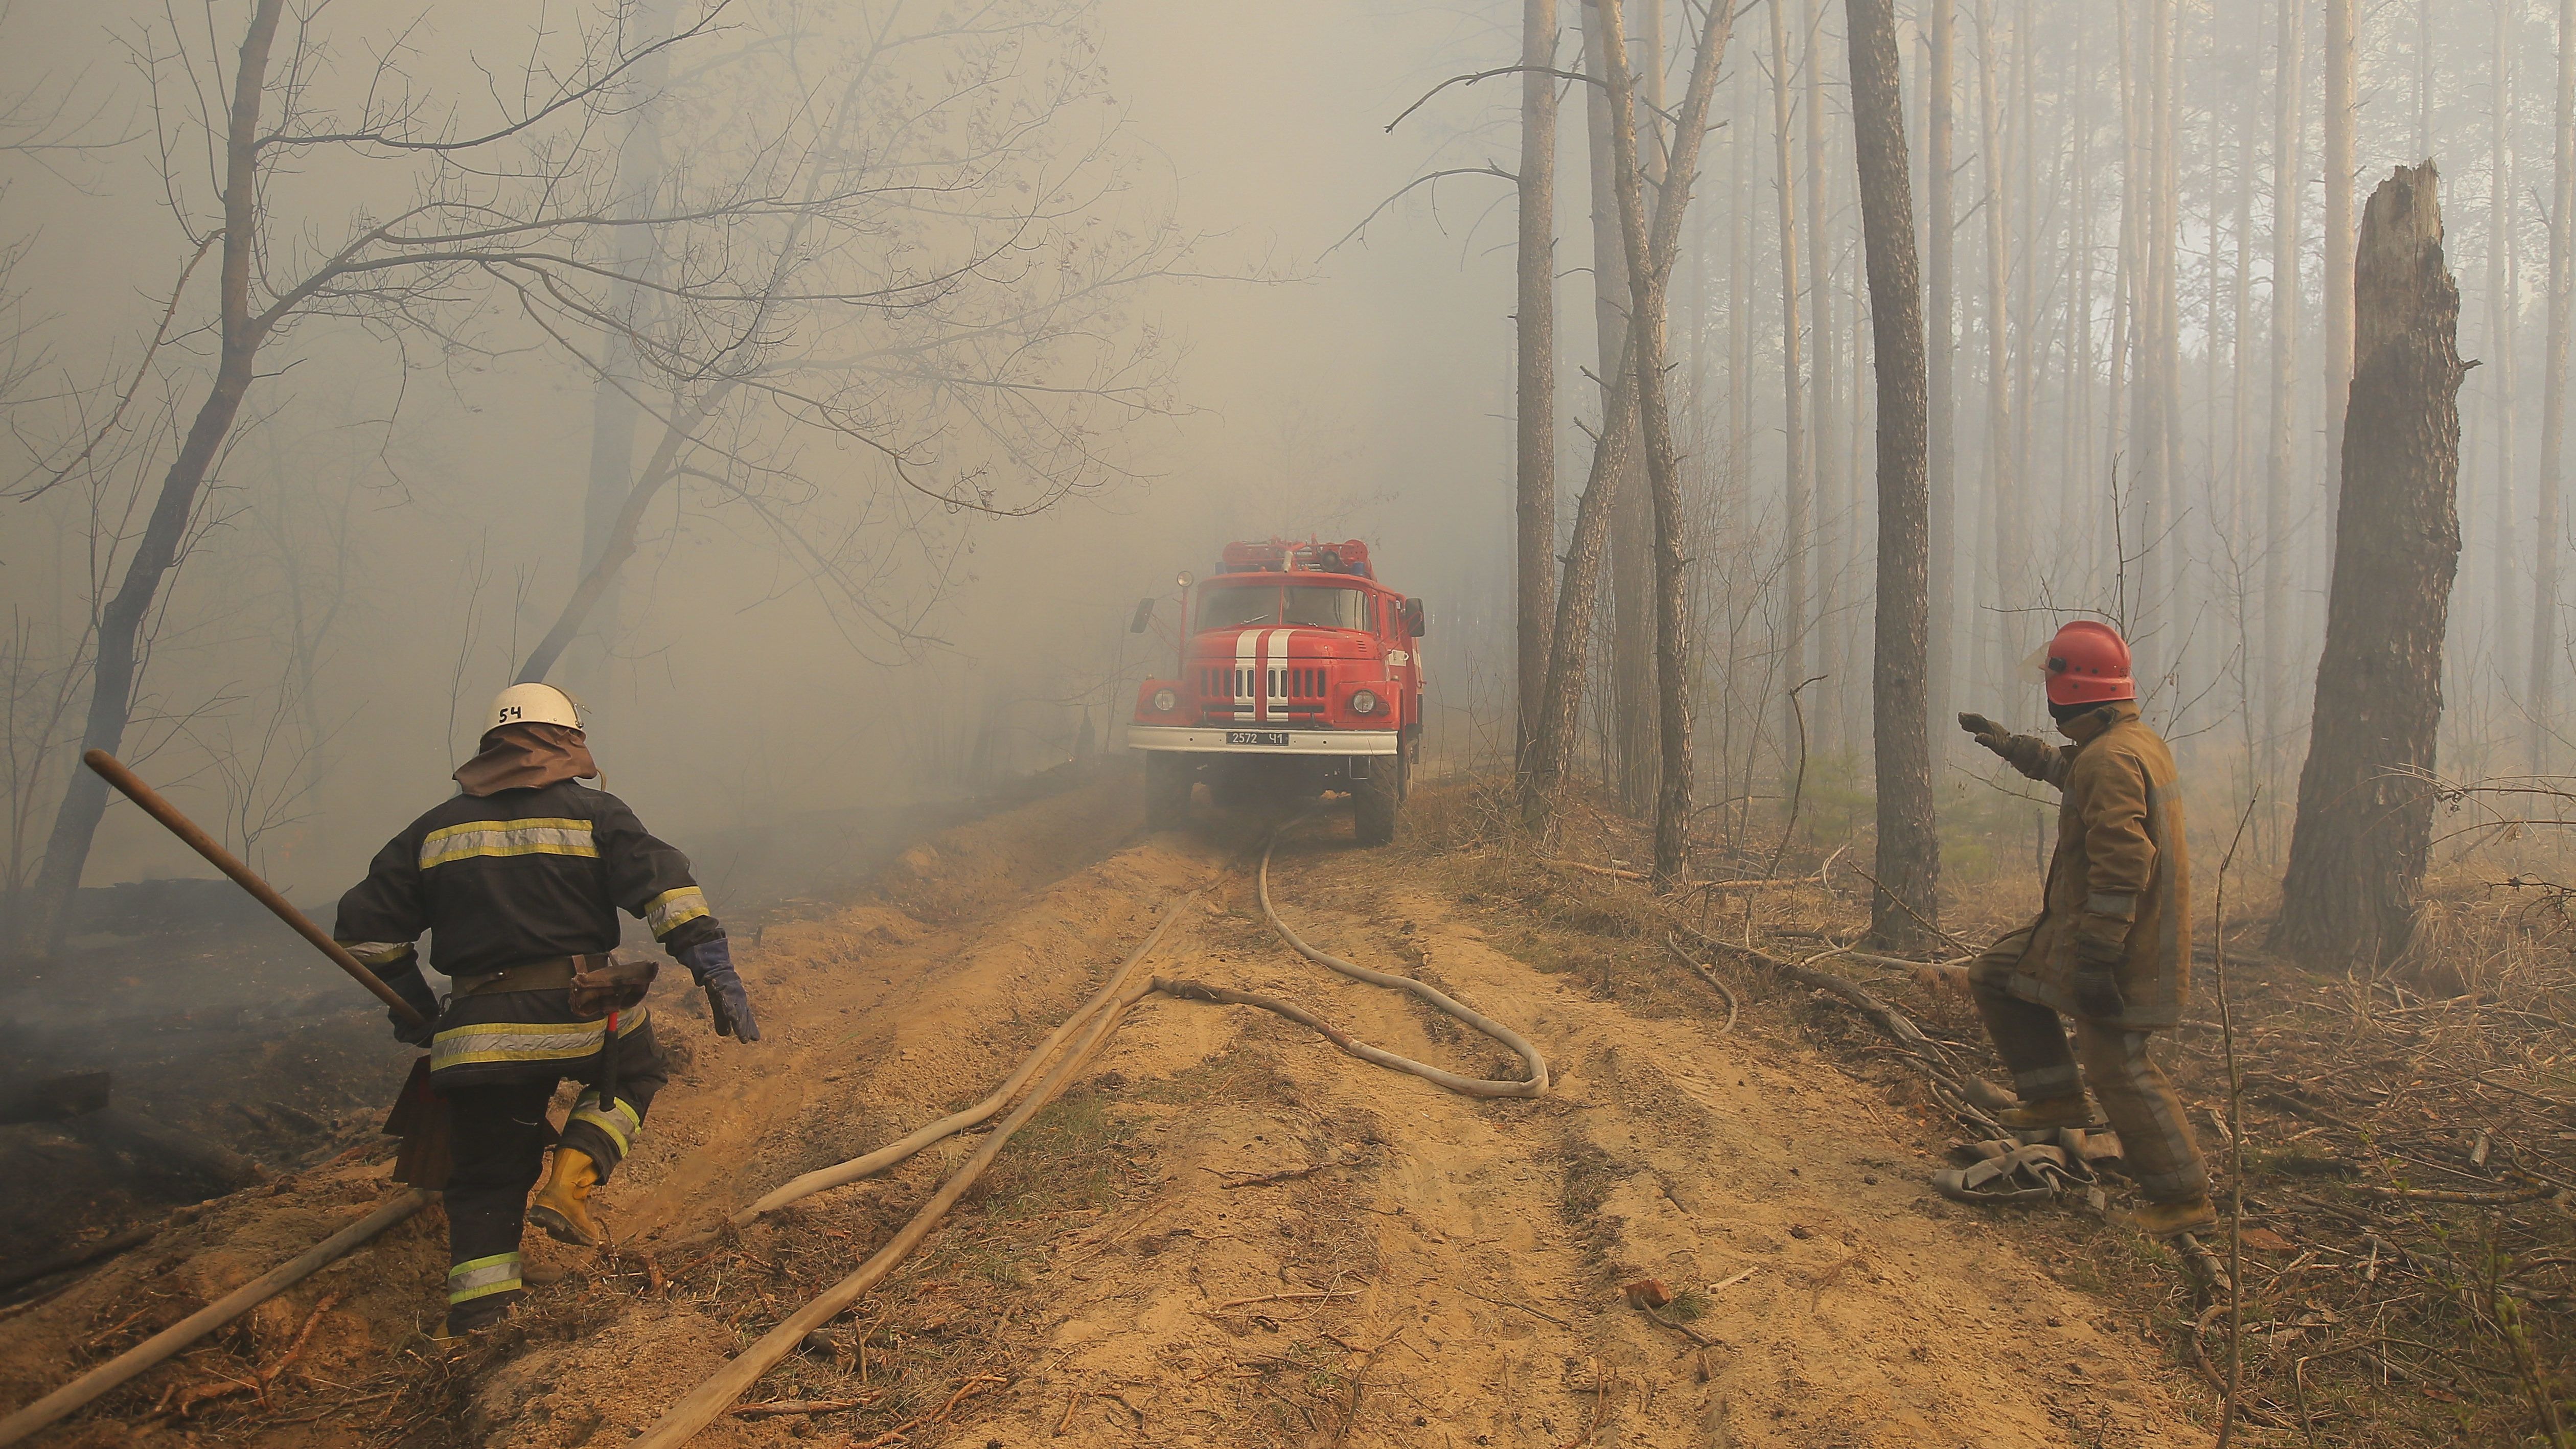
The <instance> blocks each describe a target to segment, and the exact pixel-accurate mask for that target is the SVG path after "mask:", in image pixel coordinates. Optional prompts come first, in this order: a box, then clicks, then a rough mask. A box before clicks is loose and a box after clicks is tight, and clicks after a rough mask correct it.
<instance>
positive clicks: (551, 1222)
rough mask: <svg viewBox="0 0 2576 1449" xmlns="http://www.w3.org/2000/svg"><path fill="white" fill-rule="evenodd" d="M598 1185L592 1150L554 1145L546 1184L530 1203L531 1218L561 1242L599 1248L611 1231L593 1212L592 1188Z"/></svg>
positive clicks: (580, 1246)
mask: <svg viewBox="0 0 2576 1449" xmlns="http://www.w3.org/2000/svg"><path fill="white" fill-rule="evenodd" d="M597 1186H599V1164H598V1163H595V1162H593V1161H591V1160H590V1154H588V1153H586V1152H583V1151H581V1150H579V1149H577V1148H572V1147H558V1148H556V1149H555V1161H554V1168H553V1170H552V1171H550V1172H548V1173H547V1174H546V1185H545V1186H543V1187H541V1188H539V1189H537V1200H536V1201H534V1202H532V1203H530V1204H528V1221H530V1222H532V1223H535V1224H536V1225H537V1226H538V1227H541V1228H543V1229H545V1230H546V1236H547V1237H550V1238H552V1239H554V1240H555V1241H556V1242H558V1243H570V1244H572V1245H573V1246H574V1247H577V1248H596V1247H601V1246H604V1245H605V1244H606V1243H607V1242H608V1232H607V1230H606V1229H604V1228H602V1227H601V1226H600V1225H599V1219H597V1218H594V1217H592V1216H591V1215H590V1190H591V1189H592V1188H595V1187H597Z"/></svg>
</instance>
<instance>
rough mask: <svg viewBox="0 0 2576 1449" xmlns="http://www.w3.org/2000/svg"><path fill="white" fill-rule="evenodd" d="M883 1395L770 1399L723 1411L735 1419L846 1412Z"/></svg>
mask: <svg viewBox="0 0 2576 1449" xmlns="http://www.w3.org/2000/svg"><path fill="white" fill-rule="evenodd" d="M884 1397H885V1393H884V1391H883V1390H879V1391H878V1392H876V1393H873V1394H870V1395H868V1396H867V1397H866V1398H864V1399H771V1400H770V1401H769V1402H767V1403H765V1404H736V1405H734V1406H733V1407H732V1408H730V1409H727V1410H726V1411H725V1412H726V1413H729V1414H731V1415H733V1416H734V1417H735V1418H737V1419H766V1418H772V1417H775V1416H777V1415H781V1414H846V1413H848V1412H849V1411H851V1410H852V1409H864V1408H867V1407H869V1406H870V1405H872V1404H874V1403H876V1402H877V1400H879V1399H882V1398H884Z"/></svg>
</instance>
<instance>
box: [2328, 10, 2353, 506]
mask: <svg viewBox="0 0 2576 1449" xmlns="http://www.w3.org/2000/svg"><path fill="white" fill-rule="evenodd" d="M2325 5H2326V50H2325V72H2326V76H2325V91H2326V112H2325V144H2326V158H2325V168H2326V240H2325V247H2326V280H2325V307H2326V355H2325V367H2326V376H2325V384H2326V424H2325V428H2326V476H2327V477H2329V478H2340V477H2342V476H2343V443H2344V426H2343V410H2344V404H2345V402H2346V401H2347V400H2348V395H2349V394H2350V392H2351V391H2352V187H2353V159H2352V148H2353V134H2352V132H2353V120H2354V116H2353V35H2352V0H2325ZM2338 506H2339V504H2338V502H2337V500H2336V497H2335V491H2334V490H2333V489H2331V488H2330V489H2328V490H2326V514H2325V520H2326V537H2327V538H2328V539H2330V540H2331V539H2332V538H2334V536H2335V531H2334V528H2335V513H2334V511H2335V509H2336V508H2337V507H2338Z"/></svg>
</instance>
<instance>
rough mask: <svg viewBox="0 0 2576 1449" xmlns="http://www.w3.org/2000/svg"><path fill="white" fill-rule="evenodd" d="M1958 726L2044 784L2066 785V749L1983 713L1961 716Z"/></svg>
mask: <svg viewBox="0 0 2576 1449" xmlns="http://www.w3.org/2000/svg"><path fill="white" fill-rule="evenodd" d="M1959 728H1961V729H1963V730H1966V731H1967V732H1968V733H1969V734H1971V735H1973V736H1975V737H1976V741H1977V743H1978V744H1981V745H1983V746H1985V747H1986V748H1987V749H1990V750H1992V751H1994V752H1995V753H1996V754H1998V755H2001V756H2002V757H2003V761H2004V763H2005V764H2007V765H2010V766H2012V767H2013V768H2014V769H2016V770H2019V771H2021V772H2022V773H2023V774H2024V775H2026V776H2028V777H2030V778H2031V779H2034V780H2037V781H2039V782H2040V783H2041V784H2044V785H2055V786H2057V787H2058V788H2060V789H2064V788H2065V786H2066V752H2065V751H2063V750H2061V749H2059V748H2058V747H2057V746H2055V745H2052V744H2050V743H2049V742H2048V741H2046V740H2043V739H2041V738H2040V737H2039V736H2037V735H2017V734H2014V733H2012V732H2011V731H2009V730H2007V729H2005V728H2004V727H2003V726H2002V725H1999V724H1997V723H1995V722H1994V721H1993V720H1990V719H1988V718H1986V717H1985V716H1984V715H1981V714H1963V715H1961V716H1959Z"/></svg>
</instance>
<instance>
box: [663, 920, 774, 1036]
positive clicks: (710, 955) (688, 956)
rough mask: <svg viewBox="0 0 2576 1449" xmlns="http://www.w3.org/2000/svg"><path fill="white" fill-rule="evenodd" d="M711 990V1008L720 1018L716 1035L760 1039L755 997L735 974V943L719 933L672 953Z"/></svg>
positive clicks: (699, 983) (707, 989) (696, 978)
mask: <svg viewBox="0 0 2576 1449" xmlns="http://www.w3.org/2000/svg"><path fill="white" fill-rule="evenodd" d="M671 954H672V955H673V956H675V957H677V958H679V962H680V964H681V965H683V966H686V967H688V968H689V975H690V976H691V977H692V978H694V979H695V980H696V981H697V983H698V985H699V986H701V987H704V988H705V989H706V993H707V1010H708V1011H709V1012H710V1013H712V1014H713V1015H714V1017H715V1019H716V1035H718V1036H729V1037H735V1038H737V1039H739V1040H742V1041H758V1040H760V1022H759V1020H758V1019H756V1018H755V1017H753V1016H752V1014H751V997H750V996H749V995H748V994H747V993H745V992H744V991H743V989H742V978H741V977H740V976H738V975H736V974H734V969H733V947H732V946H730V945H728V944H727V943H726V941H725V938H724V937H722V936H716V937H713V938H711V939H708V940H704V941H700V942H699V943H698V944H696V945H694V946H683V947H681V948H680V949H679V950H677V951H674V952H672V953H671Z"/></svg>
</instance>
